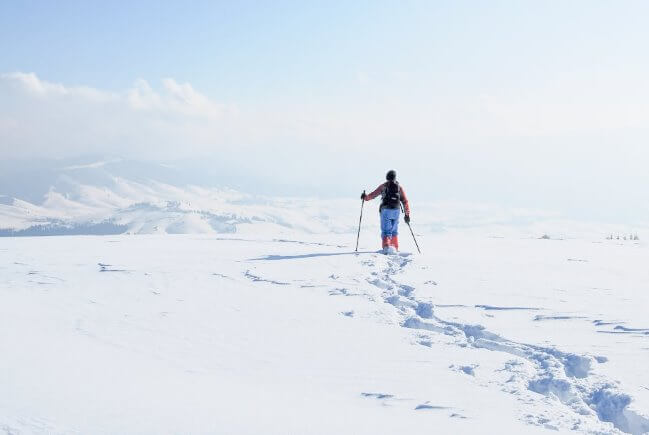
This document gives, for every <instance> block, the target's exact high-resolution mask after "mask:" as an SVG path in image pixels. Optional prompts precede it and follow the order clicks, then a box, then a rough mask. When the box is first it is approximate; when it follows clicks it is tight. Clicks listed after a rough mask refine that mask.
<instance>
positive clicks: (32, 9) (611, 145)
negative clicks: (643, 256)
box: [0, 1, 649, 219]
mask: <svg viewBox="0 0 649 435" xmlns="http://www.w3.org/2000/svg"><path fill="white" fill-rule="evenodd" d="M160 3H164V4H160ZM648 16H649V2H645V1H622V2H614V1H471V2H469V1H444V2H441V1H438V2H436V1H412V2H408V1H405V2H401V1H400V2H394V1H367V2H361V1H356V2H347V1H344V2H333V1H326V2H325V1H322V2H305V1H294V2H279V1H273V2H270V1H268V2H245V1H236V2H235V1H232V2H214V1H205V2H199V1H192V2H157V1H137V2H128V3H127V2H99V1H57V2H52V1H4V2H2V3H0V53H1V55H0V75H2V76H0V78H1V80H0V151H1V152H2V154H3V155H4V156H6V157H8V158H13V157H15V158H25V157H27V158H29V157H35V156H43V157H76V156H78V155H81V154H84V153H88V154H95V155H96V154H105V155H119V156H125V157H127V158H137V159H145V160H147V159H150V160H166V161H169V160H192V159H194V160H203V161H204V159H206V158H211V159H213V160H214V161H215V162H217V163H215V165H217V164H220V165H221V166H222V167H223V168H227V170H228V171H229V172H230V173H232V172H234V173H240V174H241V176H242V177H245V174H246V173H253V172H254V174H255V177H257V178H256V179H258V178H259V177H261V178H262V179H263V178H264V177H266V178H268V179H272V180H274V182H279V183H281V184H282V185H291V184H301V185H305V186H311V192H318V189H324V187H322V186H323V185H326V184H327V183H323V182H321V180H326V179H327V178H329V177H332V176H333V177H335V178H336V179H337V180H344V181H343V182H344V183H345V184H346V187H344V188H342V189H341V188H335V189H336V191H337V192H345V193H346V192H347V191H348V190H349V191H350V192H351V191H356V190H359V188H360V190H362V188H369V187H373V185H374V184H376V182H377V181H379V180H380V179H381V177H382V175H383V173H384V172H385V170H386V169H388V168H389V167H396V168H397V169H398V170H399V171H400V174H403V177H405V178H406V179H407V180H408V181H409V183H408V184H409V185H411V186H412V187H411V190H413V191H415V192H416V193H419V196H420V197H427V198H428V197H430V198H433V199H466V200H472V201H474V200H477V201H479V200H485V201H500V202H506V203H512V204H517V205H523V206H532V205H533V206H537V207H539V208H550V209H557V210H560V211H574V210H587V212H585V213H586V214H588V213H592V214H593V215H594V214H597V213H599V212H600V211H599V210H597V208H598V207H599V205H597V204H596V203H597V202H598V201H599V200H600V199H601V198H602V196H603V195H604V196H605V197H607V198H609V200H610V201H616V202H617V203H619V204H620V205H622V204H629V203H632V202H633V203H634V204H637V205H638V207H637V210H639V211H635V210H636V209H635V208H634V210H631V211H629V210H626V211H624V214H625V219H627V218H633V217H634V213H637V216H638V217H640V218H643V219H644V218H649V202H648V201H647V199H646V195H645V193H644V192H645V191H646V188H645V186H646V185H648V184H649V175H647V174H648V173H649V171H647V166H649V150H648V149H647V144H649V127H648V126H649V104H648V103H647V102H648V101H649V80H647V77H649V57H648V56H647V55H646V51H647V46H649V31H648V30H647V25H646V18H647V17H648ZM31 73H33V74H31ZM165 79H167V80H165ZM163 80H164V81H163ZM288 167H290V170H288V169H285V170H283V171H278V168H288ZM347 186H350V187H347ZM326 189H330V187H326ZM327 193H329V192H327ZM575 201H576V202H577V203H578V205H575ZM545 206H547V207H545Z"/></svg>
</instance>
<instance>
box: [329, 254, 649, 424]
mask: <svg viewBox="0 0 649 435" xmlns="http://www.w3.org/2000/svg"><path fill="white" fill-rule="evenodd" d="M382 257H383V258H382ZM383 259H385V261H382V260H383ZM411 261H412V257H411V255H410V254H398V255H388V256H385V257H384V256H382V255H380V254H376V255H374V258H373V259H371V260H369V259H365V260H363V261H361V264H362V265H363V266H365V267H368V268H372V269H374V270H372V271H371V272H370V274H369V276H367V277H366V282H367V283H369V284H371V285H373V286H375V287H376V288H377V289H379V291H380V292H381V298H382V300H383V302H385V303H388V304H390V305H392V306H394V307H395V309H396V310H397V312H398V313H399V315H400V318H401V321H400V326H401V327H404V328H409V329H414V330H421V331H426V333H436V334H444V335H445V336H448V337H450V338H452V339H453V340H454V341H453V343H454V344H455V345H457V346H460V347H470V348H473V349H476V350H480V349H482V350H489V351H493V352H502V353H505V354H509V355H511V356H512V357H513V358H512V359H511V360H510V361H508V362H507V363H506V364H505V367H504V368H503V369H502V371H504V372H509V373H510V374H511V376H510V377H509V379H508V380H506V381H498V380H496V381H495V382H497V383H499V384H500V387H501V390H502V391H505V392H508V393H510V394H514V395H517V396H519V400H520V401H522V402H524V403H529V402H530V401H538V400H544V401H546V402H547V404H548V405H550V406H552V405H557V401H559V402H560V403H561V404H562V405H563V407H565V410H570V412H560V413H556V415H555V416H553V414H552V413H548V415H545V414H544V415H542V416H534V415H531V414H527V415H524V416H522V420H523V421H525V422H527V423H529V424H534V425H538V426H542V427H546V428H548V429H554V430H558V429H564V430H565V429H570V430H579V431H584V432H587V433H612V432H624V433H632V434H642V433H645V432H648V431H649V419H648V418H646V417H644V416H642V415H640V414H638V413H636V412H635V411H633V410H630V409H629V408H628V405H629V404H630V403H631V397H630V396H629V395H628V394H625V393H624V392H622V391H620V390H619V387H618V386H617V384H616V382H614V381H611V380H609V379H606V378H605V377H603V376H601V375H597V374H594V373H593V367H594V365H595V364H601V363H605V362H606V361H607V358H606V357H604V356H585V355H578V354H574V353H570V352H565V351H561V350H558V349H555V348H551V347H543V346H539V345H534V344H527V343H521V342H516V341H512V340H509V339H507V338H505V337H503V336H501V335H498V334H496V333H493V332H491V331H489V330H487V329H486V328H485V327H483V326H481V325H473V324H466V323H461V322H454V321H447V320H444V319H443V318H441V317H439V316H438V315H437V314H436V313H435V306H434V304H433V303H432V302H431V301H425V300H420V299H418V298H417V297H416V295H415V287H413V286H411V285H407V284H403V283H400V282H398V281H397V280H396V277H397V276H398V275H399V274H401V273H402V272H403V271H404V269H405V268H406V267H407V266H408V264H410V263H411ZM381 263H383V265H381ZM332 278H333V277H332ZM338 278H339V277H337V276H336V277H335V279H338ZM428 282H429V281H427V283H428ZM329 293H330V295H345V296H350V295H354V296H365V297H368V298H370V295H369V294H363V293H357V292H355V293H350V292H349V290H347V289H340V288H336V289H335V290H332V291H330V292H329ZM372 299H373V298H372ZM473 307H474V308H479V309H483V310H530V311H533V310H539V308H536V307H496V306H490V305H474V306H473ZM346 315H349V314H346ZM350 317H351V316H350ZM564 318H566V319H568V318H575V317H570V316H547V317H546V316H537V318H535V319H534V320H536V321H539V320H559V319H564ZM613 325H616V323H613ZM600 332H601V331H600ZM611 332H617V333H636V334H638V333H639V334H646V333H647V332H648V330H647V329H644V328H626V327H623V326H620V325H619V324H617V326H615V328H614V330H613V331H611ZM417 343H418V344H421V345H423V346H428V347H432V341H431V339H430V337H425V336H422V337H419V339H418V341H417ZM450 368H451V369H453V370H457V371H459V372H460V373H463V374H465V375H469V376H474V377H475V376H476V369H477V368H478V365H475V364H474V365H458V366H455V365H454V366H451V367H450ZM362 394H363V395H364V396H365V397H377V396H376V395H375V394H374V393H362ZM381 394H382V395H383V394H384V393H381ZM415 409H417V410H422V409H439V407H436V406H430V405H427V404H421V405H419V406H417V408H415ZM456 416H457V417H459V418H466V417H464V416H461V415H459V414H457V415H456ZM553 419H554V420H553ZM555 420H556V421H555ZM607 423H611V424H612V425H613V426H614V427H615V429H614V428H613V427H611V425H609V424H607ZM594 428H597V429H594Z"/></svg>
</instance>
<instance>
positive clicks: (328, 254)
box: [251, 251, 376, 261]
mask: <svg viewBox="0 0 649 435" xmlns="http://www.w3.org/2000/svg"><path fill="white" fill-rule="evenodd" d="M359 254H376V251H359V252H354V251H351V252H318V253H313V254H302V255H266V256H264V257H259V258H252V259H251V261H264V260H298V259H300V258H314V257H333V256H334V255H359Z"/></svg>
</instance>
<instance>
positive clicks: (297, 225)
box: [0, 159, 354, 236]
mask: <svg viewBox="0 0 649 435" xmlns="http://www.w3.org/2000/svg"><path fill="white" fill-rule="evenodd" d="M12 176H13V177H14V178H11V177H12ZM1 181H2V184H0V188H1V189H2V190H1V191H0V193H2V196H0V236H36V235H70V234H121V233H131V234H152V233H170V234H175V233H233V232H237V231H239V232H240V231H243V230H246V228H251V227H254V228H256V229H261V227H262V226H263V227H265V229H266V230H271V231H273V232H277V233H282V232H286V231H301V232H323V231H327V232H330V231H333V232H343V231H350V230H352V229H353V227H354V225H353V219H349V220H346V221H342V222H341V221H340V220H338V219H336V213H335V212H334V211H335V209H336V207H333V208H332V209H331V213H330V214H327V213H326V212H325V213H323V210H322V209H321V208H319V207H314V205H315V203H317V201H316V200H309V199H297V198H292V199H290V200H289V199H281V198H268V197H262V196H254V195H248V194H244V193H240V192H237V191H234V190H232V189H228V188H203V187H199V186H196V185H192V184H181V183H184V182H186V180H185V178H184V175H183V173H182V172H181V171H178V170H176V169H174V168H172V167H169V166H165V165H159V164H150V163H141V162H129V161H123V160H119V159H102V160H95V161H90V162H88V161H85V162H84V161H76V162H69V161H67V162H59V163H58V165H53V164H52V162H49V164H48V165H46V164H45V163H44V162H31V164H30V165H28V167H21V168H20V170H18V169H16V168H8V170H6V171H3V175H2V179H1ZM173 182H176V183H177V184H172V183H173Z"/></svg>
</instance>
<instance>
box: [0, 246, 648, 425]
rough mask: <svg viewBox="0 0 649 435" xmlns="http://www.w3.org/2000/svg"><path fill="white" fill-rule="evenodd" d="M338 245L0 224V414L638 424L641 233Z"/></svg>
mask: <svg viewBox="0 0 649 435" xmlns="http://www.w3.org/2000/svg"><path fill="white" fill-rule="evenodd" d="M353 239H354V238H353V237H351V236H349V235H347V236H328V237H327V238H326V239H324V240H323V239H322V238H318V239H316V238H315V237H314V236H299V237H295V238H285V239H273V238H272V237H260V236H257V237H252V236H251V235H250V234H248V235H246V236H238V237H237V236H236V235H233V236H231V237H214V236H204V235H203V236H201V235H176V236H107V237H94V236H84V237H44V238H21V239H1V240H0V298H1V299H2V300H3V301H4V302H3V304H2V305H1V306H0V348H1V349H3V350H4V351H3V352H2V353H3V358H2V359H1V360H0V367H1V368H2V370H0V385H2V386H3V390H4V392H5V394H3V395H2V396H1V397H0V428H3V429H4V431H5V432H8V433H14V432H16V433H75V432H78V433H90V432H91V433H117V432H119V433H318V434H319V433H334V432H335V433H403V432H406V431H407V432H411V433H430V432H431V431H434V432H445V433H494V432H500V433H523V432H525V433H531V432H534V431H539V432H541V431H543V432H545V431H546V430H547V429H558V430H560V431H569V430H577V431H579V432H583V433H615V432H618V431H624V432H631V433H642V432H643V431H648V430H649V419H648V418H647V417H648V414H649V413H648V412H647V410H648V409H649V406H647V405H648V404H649V389H647V387H649V378H648V376H647V373H646V370H645V368H644V366H646V363H647V362H649V342H648V341H647V340H648V339H649V334H647V333H646V332H645V331H646V330H645V329H643V328H644V327H647V326H648V325H646V324H645V323H643V321H644V320H645V308H646V307H647V306H649V305H647V300H646V298H647V296H646V292H644V294H643V292H641V291H639V289H638V285H639V283H646V282H649V281H647V280H646V279H645V278H646V273H647V272H646V271H645V270H643V269H642V267H638V266H639V265H640V264H642V260H643V258H644V256H645V255H646V247H645V246H644V245H632V246H629V245H625V246H620V245H616V244H614V243H611V244H594V243H591V242H589V241H586V240H563V241H554V240H520V239H488V238H477V237H465V236H462V235H459V234H446V235H439V236H432V235H429V236H426V237H422V243H421V245H422V248H423V249H424V252H425V254H424V255H421V256H420V255H411V254H407V253H404V254H401V255H398V256H384V255H381V254H378V253H376V252H374V251H372V250H371V249H366V248H362V249H361V250H360V251H361V252H360V253H358V254H355V253H353V252H352V250H353V248H350V247H349V246H350V245H351V242H352V241H353ZM402 244H403V245H405V247H408V245H407V242H406V243H402ZM575 260H584V261H575ZM593 288H596V289H593ZM600 288H601V289H610V290H609V291H605V290H597V289H600Z"/></svg>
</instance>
